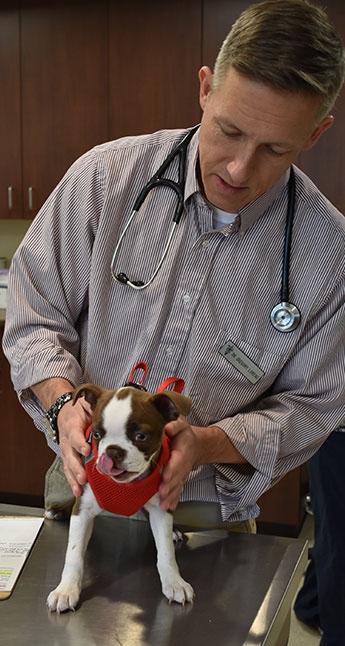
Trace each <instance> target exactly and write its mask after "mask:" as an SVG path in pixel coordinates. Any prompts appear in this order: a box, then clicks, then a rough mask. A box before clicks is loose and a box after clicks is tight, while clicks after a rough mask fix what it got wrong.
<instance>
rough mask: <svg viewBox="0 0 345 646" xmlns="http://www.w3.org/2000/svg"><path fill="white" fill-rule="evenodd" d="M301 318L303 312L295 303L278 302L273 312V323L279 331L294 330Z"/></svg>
mask: <svg viewBox="0 0 345 646" xmlns="http://www.w3.org/2000/svg"><path fill="white" fill-rule="evenodd" d="M300 320H301V313H300V311H299V309H298V307H296V305H294V304H293V303H286V302H284V301H283V302H282V303H278V305H276V306H275V307H274V308H273V310H272V312H271V323H272V325H273V327H275V329H276V330H278V331H279V332H292V331H293V330H295V329H296V327H297V326H298V324H299V322H300Z"/></svg>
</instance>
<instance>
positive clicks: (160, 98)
mask: <svg viewBox="0 0 345 646" xmlns="http://www.w3.org/2000/svg"><path fill="white" fill-rule="evenodd" d="M200 66H201V3H200V1H199V0H190V1H189V2H185V0H175V2H174V3H168V2H160V3H158V2H146V3H143V2H141V0H133V2H131V3H125V2H116V1H115V0H111V1H110V12H109V86H110V87H109V92H110V138H112V139H113V138H116V137H120V136H123V135H135V134H143V133H149V132H153V131H155V130H158V129H160V128H176V127H177V128H181V127H182V128H184V127H188V126H192V125H194V124H196V123H198V121H200V108H199V101H198V95H199V90H198V87H199V83H198V70H199V68H200Z"/></svg>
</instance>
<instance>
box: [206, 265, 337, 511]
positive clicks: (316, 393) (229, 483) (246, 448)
mask: <svg viewBox="0 0 345 646" xmlns="http://www.w3.org/2000/svg"><path fill="white" fill-rule="evenodd" d="M344 285H345V281H344V277H343V275H341V277H338V279H337V278H335V281H334V288H333V290H332V292H331V294H330V295H329V296H328V298H327V300H325V302H324V304H323V306H322V308H321V309H320V310H319V311H318V312H317V314H315V315H314V316H313V317H312V318H311V319H310V320H309V321H308V323H307V325H306V327H305V330H304V333H303V335H302V337H301V338H300V341H299V343H298V345H297V346H296V347H295V349H294V352H293V354H292V356H291V357H290V359H289V361H288V362H287V363H286V365H285V366H284V367H283V369H282V371H281V372H280V374H279V376H278V378H277V379H276V381H275V382H274V384H273V385H272V387H271V389H270V390H269V391H268V392H267V393H266V394H265V396H264V397H263V398H262V399H261V400H260V401H259V402H258V403H257V405H256V406H255V408H253V409H251V410H247V411H246V412H243V413H241V414H237V415H235V416H234V417H233V418H229V419H225V420H221V421H220V422H219V423H218V424H217V425H218V426H219V427H220V428H222V429H223V430H224V431H225V433H226V434H227V435H228V437H229V439H230V440H231V441H232V443H233V444H234V446H235V447H236V448H237V449H238V450H239V451H240V453H241V454H242V455H243V456H244V457H245V458H246V459H247V460H248V463H249V464H247V465H239V466H238V467H237V468H235V467H234V465H228V464H217V465H216V467H217V475H216V484H217V490H218V494H219V496H220V499H221V500H223V501H224V502H225V501H226V502H227V509H228V511H229V502H230V497H231V503H230V507H231V508H232V512H235V511H237V512H239V510H241V509H244V508H245V507H247V506H250V505H255V503H256V501H257V500H258V498H259V497H260V496H261V495H262V494H263V493H264V491H266V490H267V489H268V488H269V487H270V486H272V485H273V484H275V483H276V482H278V480H279V479H281V478H282V477H283V476H284V475H285V474H286V473H287V472H288V471H290V470H291V469H293V468H295V467H297V466H299V465H300V464H302V463H303V462H305V461H306V460H308V459H309V458H310V457H311V456H312V455H313V454H314V453H315V452H316V451H317V450H318V448H319V447H320V446H321V444H322V443H323V442H324V441H325V439H326V438H327V437H328V435H329V434H330V433H331V432H332V431H333V430H334V429H335V428H336V427H337V426H338V425H339V424H341V423H342V421H343V420H344V419H345V389H344V334H345V305H344V291H345V290H344Z"/></svg>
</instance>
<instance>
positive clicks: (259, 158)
mask: <svg viewBox="0 0 345 646" xmlns="http://www.w3.org/2000/svg"><path fill="white" fill-rule="evenodd" d="M199 78H200V105H201V108H202V110H203V112H204V114H203V118H202V121H201V127H200V138H199V164H200V173H201V180H202V184H203V191H204V195H205V197H206V198H207V200H208V201H209V202H210V203H211V204H213V205H214V206H217V207H218V208H220V209H222V210H223V211H228V212H230V213H236V212H237V211H238V210H239V209H240V208H241V207H243V206H245V205H246V204H249V203H250V202H253V200H255V199H256V198H258V197H259V196H260V195H262V194H263V193H265V192H266V191H267V190H269V189H270V188H272V186H274V184H275V183H276V182H277V181H278V179H279V178H280V177H281V176H282V175H283V174H284V173H285V171H286V170H287V169H288V168H289V167H290V165H291V164H292V163H293V162H294V160H295V159H296V158H297V156H298V154H299V153H300V152H301V151H302V150H306V149H308V148H310V147H311V146H312V145H313V144H314V143H315V142H316V141H317V139H318V138H319V136H320V135H321V133H322V132H323V131H324V130H326V129H327V128H328V127H329V126H330V125H331V123H332V121H333V118H332V117H331V116H327V117H325V118H324V119H323V120H322V121H321V122H320V123H318V119H317V115H318V112H319V110H320V99H319V98H318V97H317V96H312V95H310V96H309V95H306V94H300V93H292V92H291V93H290V92H284V91H280V90H277V89H275V88H271V87H270V86H268V85H265V84H263V83H258V82H257V81H254V80H252V79H251V78H249V77H247V76H244V75H243V74H240V73H239V72H237V70H235V69H234V68H230V70H229V72H228V74H227V76H226V77H225V78H224V80H223V82H222V84H221V85H220V86H219V87H218V88H217V89H215V90H213V91H211V85H212V73H211V71H210V70H209V68H207V67H203V68H202V69H201V70H200V72H199Z"/></svg>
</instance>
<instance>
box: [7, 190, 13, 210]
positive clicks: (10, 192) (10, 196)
mask: <svg viewBox="0 0 345 646" xmlns="http://www.w3.org/2000/svg"><path fill="white" fill-rule="evenodd" d="M7 195H8V208H9V210H10V211H12V209H13V186H9V187H8V189H7Z"/></svg>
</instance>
